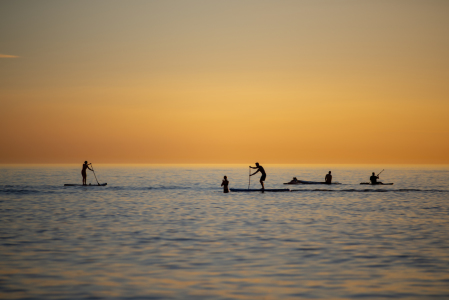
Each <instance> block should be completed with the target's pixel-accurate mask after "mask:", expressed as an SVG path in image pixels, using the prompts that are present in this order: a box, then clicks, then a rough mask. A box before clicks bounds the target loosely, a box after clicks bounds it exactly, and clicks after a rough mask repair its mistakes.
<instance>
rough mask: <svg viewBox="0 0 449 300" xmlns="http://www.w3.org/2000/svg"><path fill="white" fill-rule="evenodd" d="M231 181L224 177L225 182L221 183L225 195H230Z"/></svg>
mask: <svg viewBox="0 0 449 300" xmlns="http://www.w3.org/2000/svg"><path fill="white" fill-rule="evenodd" d="M228 185H229V181H228V177H227V176H225V177H223V181H222V182H221V186H222V187H223V193H229V188H228Z"/></svg>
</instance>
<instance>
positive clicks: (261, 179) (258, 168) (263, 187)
mask: <svg viewBox="0 0 449 300" xmlns="http://www.w3.org/2000/svg"><path fill="white" fill-rule="evenodd" d="M249 167H250V168H251V169H257V171H256V172H254V173H253V174H251V175H249V176H253V175H254V174H256V173H257V172H260V173H261V174H262V176H260V184H261V185H262V190H264V189H265V186H264V185H263V182H264V181H265V178H267V173H265V170H264V168H263V167H262V166H261V165H259V163H257V162H256V166H255V167H251V166H249Z"/></svg>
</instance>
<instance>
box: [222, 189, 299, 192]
mask: <svg viewBox="0 0 449 300" xmlns="http://www.w3.org/2000/svg"><path fill="white" fill-rule="evenodd" d="M230 190H231V192H290V189H264V190H262V189H230Z"/></svg>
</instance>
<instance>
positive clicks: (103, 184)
mask: <svg viewBox="0 0 449 300" xmlns="http://www.w3.org/2000/svg"><path fill="white" fill-rule="evenodd" d="M105 185H107V183H100V184H90V183H89V184H88V185H82V184H71V183H66V184H64V186H105Z"/></svg>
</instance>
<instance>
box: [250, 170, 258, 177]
mask: <svg viewBox="0 0 449 300" xmlns="http://www.w3.org/2000/svg"><path fill="white" fill-rule="evenodd" d="M253 169H255V168H253ZM259 171H260V170H259V169H257V171H256V172H254V173H253V174H251V175H249V176H253V175H254V174H256V173H257V172H259Z"/></svg>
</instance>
